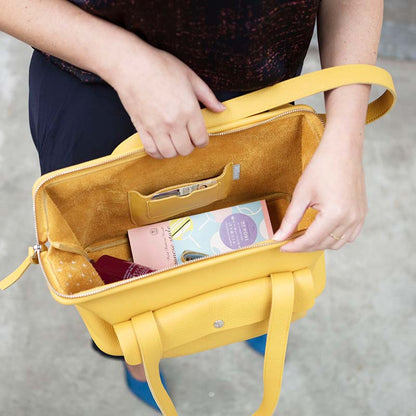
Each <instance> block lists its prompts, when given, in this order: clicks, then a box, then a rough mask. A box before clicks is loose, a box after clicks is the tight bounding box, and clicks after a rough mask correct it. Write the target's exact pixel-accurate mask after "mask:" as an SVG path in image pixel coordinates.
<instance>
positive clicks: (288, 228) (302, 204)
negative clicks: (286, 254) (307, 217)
mask: <svg viewBox="0 0 416 416" xmlns="http://www.w3.org/2000/svg"><path fill="white" fill-rule="evenodd" d="M308 207H309V201H308V200H307V199H305V198H301V197H296V193H294V194H293V197H292V201H291V202H290V204H289V207H288V208H287V211H286V213H285V216H284V217H283V220H282V223H281V224H280V227H279V229H278V230H277V232H276V234H275V235H274V236H273V240H276V241H283V240H286V239H287V238H288V237H290V235H291V234H292V233H293V232H294V231H295V230H296V228H297V226H298V224H299V222H300V220H301V219H302V217H303V214H304V213H305V211H306V210H307V208H308Z"/></svg>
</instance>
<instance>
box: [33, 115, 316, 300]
mask: <svg viewBox="0 0 416 416" xmlns="http://www.w3.org/2000/svg"><path fill="white" fill-rule="evenodd" d="M300 112H307V113H313V114H316V111H315V110H313V109H309V108H297V109H292V110H289V111H285V112H284V113H281V114H277V115H275V116H273V117H271V118H268V119H267V120H263V121H260V122H258V123H255V124H252V125H249V126H245V127H241V128H238V129H234V130H229V131H221V132H217V133H209V134H208V135H209V136H212V137H213V136H225V135H227V134H232V133H238V132H241V131H245V130H248V129H251V128H254V127H257V126H261V125H263V124H267V123H270V122H272V121H274V120H276V119H278V118H280V117H284V116H287V115H289V114H292V113H300ZM142 151H143V150H133V151H131V152H128V153H123V154H122V155H118V156H114V158H111V159H110V160H107V161H105V162H104V163H103V162H96V163H91V164H88V166H83V167H78V168H73V169H70V170H67V171H65V173H56V174H54V175H52V176H49V177H48V178H46V179H45V180H43V181H42V182H41V183H40V184H39V185H38V186H37V187H36V189H35V191H34V195H33V204H32V206H33V216H34V219H35V233H36V242H37V244H38V245H39V244H40V242H39V237H38V225H37V220H36V210H35V200H36V194H37V192H38V191H39V189H40V188H41V186H43V185H44V184H45V183H46V182H48V181H50V180H52V179H55V178H57V177H58V176H61V175H66V174H69V173H74V172H78V171H81V170H83V169H88V168H94V167H96V166H99V165H106V164H108V163H111V162H115V161H117V160H120V159H123V158H125V157H128V156H132V155H134V154H136V153H139V152H142ZM273 244H275V243H260V244H256V245H254V246H248V247H243V248H241V249H238V250H233V252H239V251H242V250H247V249H250V248H254V247H264V246H270V245H273ZM225 254H229V253H221V254H214V255H212V256H209V257H204V258H202V259H194V260H189V261H187V262H186V263H183V264H178V265H175V266H172V267H167V268H164V269H160V270H157V271H155V272H152V273H148V274H146V275H143V276H137V277H135V278H132V279H128V281H123V280H122V281H119V282H115V283H112V284H110V285H105V286H101V287H100V288H99V289H95V290H92V291H89V293H87V294H75V295H65V294H62V293H60V292H58V291H57V290H55V289H54V288H53V287H52V285H51V284H50V283H49V280H48V278H47V277H46V273H45V269H44V268H43V265H42V261H41V258H40V251H37V255H38V259H39V264H40V266H41V270H42V273H43V276H44V277H45V279H46V282H47V284H48V286H49V288H50V290H51V291H52V292H53V293H55V294H56V295H57V296H60V297H62V298H66V299H76V298H83V297H87V296H91V295H95V294H97V293H101V292H105V291H106V290H109V289H113V288H115V287H119V286H122V285H124V284H128V283H130V282H135V281H137V280H140V279H143V278H146V277H150V276H153V275H155V274H157V273H162V272H165V271H167V270H172V269H175V268H178V267H182V266H185V265H187V264H190V263H195V262H197V261H203V260H206V259H212V258H216V257H219V256H222V255H225Z"/></svg>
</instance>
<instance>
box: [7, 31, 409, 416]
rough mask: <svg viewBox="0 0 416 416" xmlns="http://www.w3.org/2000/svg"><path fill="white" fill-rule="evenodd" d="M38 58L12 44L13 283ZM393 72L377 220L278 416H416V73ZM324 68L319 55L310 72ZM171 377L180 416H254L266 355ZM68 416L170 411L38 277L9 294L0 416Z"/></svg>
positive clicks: (372, 177)
mask: <svg viewBox="0 0 416 416" xmlns="http://www.w3.org/2000/svg"><path fill="white" fill-rule="evenodd" d="M29 57H30V48H28V47H27V46H25V45H23V44H21V43H19V42H17V41H15V40H13V39H11V38H9V37H7V36H6V35H3V34H0V85H1V88H0V110H1V111H0V192H1V197H0V230H1V232H0V276H5V275H6V274H7V273H9V272H10V271H12V269H13V268H14V267H15V266H17V265H18V264H20V261H21V260H22V259H23V258H24V257H25V255H26V247H28V246H29V245H32V244H33V243H34V229H33V219H32V202H31V185H32V183H33V182H34V180H35V179H36V178H37V176H38V175H39V170H38V167H37V156H36V152H35V150H34V147H33V145H32V142H31V138H30V132H29V128H28V117H27V68H28V61H29ZM379 65H380V66H382V67H385V68H386V69H388V70H389V71H391V73H392V74H393V77H394V80H395V82H396V88H397V92H398V96H399V100H398V103H397V105H396V107H395V108H394V109H393V111H392V112H391V113H390V114H389V115H388V116H387V117H385V118H384V119H382V120H380V121H377V122H376V123H374V125H371V126H369V127H368V129H367V139H366V145H365V167H366V174H367V187H368V199H369V214H368V219H367V222H366V225H365V228H364V231H363V233H362V235H361V236H360V238H359V239H358V240H357V241H356V242H355V243H354V244H352V245H349V246H348V247H346V248H344V249H343V250H341V251H339V252H329V253H328V255H327V259H328V260H327V270H328V283H327V288H326V290H325V292H324V293H323V295H322V296H321V297H320V298H319V299H318V300H317V303H316V305H315V307H314V309H313V310H312V311H311V312H310V313H309V314H308V316H307V317H306V318H305V319H302V320H301V321H298V322H296V323H294V324H293V325H292V328H291V334H290V339H289V347H288V358H287V363H286V368H285V374H284V379H283V388H282V394H281V399H280V403H279V407H278V410H277V411H276V413H275V414H276V415H285V416H299V415H302V416H316V415H320V416H334V415H342V416H358V415H360V416H361V415H363V416H399V415H400V416H410V415H416V396H415V394H414V389H415V381H416V377H415V376H416V374H415V373H416V367H415V363H416V357H415V274H416V257H415V256H414V250H415V247H416V237H415V226H416V221H415V214H414V207H415V206H416V196H415V195H416V186H415V183H416V163H415V160H416V141H415V139H416V127H415V126H416V125H415V116H416V113H415V100H414V97H415V96H416V84H415V83H414V80H413V75H414V73H415V71H416V63H415V62H413V63H410V62H405V61H393V60H383V59H380V62H379ZM317 66H318V60H317V55H316V52H314V51H311V53H310V55H309V56H308V59H307V62H306V65H305V69H306V70H307V71H309V70H313V69H316V68H317ZM312 103H313V104H314V105H315V103H316V105H317V106H318V107H319V105H321V104H319V103H317V100H316V99H314V100H312ZM162 367H163V370H164V372H165V375H166V379H167V382H168V384H169V389H170V392H171V395H172V397H173V400H174V402H175V403H176V406H177V409H178V412H179V414H180V415H183V416H191V415H192V416H193V415H199V416H205V415H215V416H217V415H218V416H220V415H227V416H234V415H235V416H237V415H238V416H242V415H250V414H252V412H253V411H254V410H255V409H256V408H257V406H258V405H259V403H260V400H261V391H262V385H261V371H262V357H260V356H259V355H257V354H256V353H255V352H253V351H252V350H250V349H249V348H248V347H247V346H246V345H245V343H238V344H234V345H229V346H227V347H223V348H219V349H216V350H212V351H208V352H205V353H201V354H197V355H193V356H188V357H183V358H177V359H170V360H164V361H163V363H162ZM56 414H59V415H61V416H84V415H100V416H112V415H114V414H120V415H149V416H150V415H153V414H154V415H156V414H157V413H155V412H153V411H152V410H150V408H148V407H147V406H145V405H143V404H142V403H141V402H139V401H138V400H137V399H136V398H135V397H134V396H133V395H131V394H130V393H129V392H128V390H127V389H126V387H125V383H124V380H123V369H122V366H121V364H120V362H118V361H116V360H106V359H103V358H101V357H100V356H99V355H97V354H96V353H95V352H93V351H92V350H91V349H90V347H89V336H88V333H87V331H86V330H85V328H84V326H83V323H82V321H81V319H80V318H79V316H78V315H77V313H76V311H75V309H73V308H69V307H64V306H61V305H60V304H58V303H56V302H55V301H54V300H53V299H52V298H51V296H50V294H49V292H48V290H47V288H46V284H45V281H44V278H43V277H42V275H41V272H40V270H39V269H38V268H36V267H33V268H31V269H30V271H29V272H28V273H27V275H25V277H24V278H23V279H22V280H21V281H20V282H19V283H17V284H16V285H15V286H13V287H11V288H10V289H8V290H7V292H3V293H0V415H1V416H9V415H13V416H27V415H31V416H44V415H56Z"/></svg>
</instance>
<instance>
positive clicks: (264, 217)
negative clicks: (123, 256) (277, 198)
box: [128, 200, 273, 270]
mask: <svg viewBox="0 0 416 416" xmlns="http://www.w3.org/2000/svg"><path fill="white" fill-rule="evenodd" d="M128 234H129V240H130V246H131V250H132V254H133V259H134V262H135V263H139V264H142V265H145V266H147V267H149V268H151V269H155V270H160V269H164V268H166V267H171V266H174V265H176V264H181V263H185V262H187V261H189V260H193V259H197V258H201V257H205V256H212V255H215V254H221V253H226V252H229V251H232V250H235V249H239V248H242V247H246V246H249V245H252V244H256V243H259V242H261V241H265V240H269V239H271V238H272V236H273V230H272V225H271V222H270V217H269V213H268V210H267V205H266V202H265V201H264V200H262V201H255V202H249V203H247V204H241V205H236V206H233V207H228V208H222V209H218V210H215V211H209V212H204V213H202V214H196V215H191V216H189V217H181V218H176V219H172V220H169V221H163V222H159V223H156V224H150V225H145V226H142V227H138V228H133V229H131V230H129V231H128Z"/></svg>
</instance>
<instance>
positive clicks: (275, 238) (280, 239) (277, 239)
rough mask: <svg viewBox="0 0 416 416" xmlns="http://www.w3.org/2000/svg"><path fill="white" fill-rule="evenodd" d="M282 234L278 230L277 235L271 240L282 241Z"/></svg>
mask: <svg viewBox="0 0 416 416" xmlns="http://www.w3.org/2000/svg"><path fill="white" fill-rule="evenodd" d="M282 236H283V233H282V231H280V230H277V233H276V234H275V235H274V236H273V237H272V238H273V240H276V241H282Z"/></svg>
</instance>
